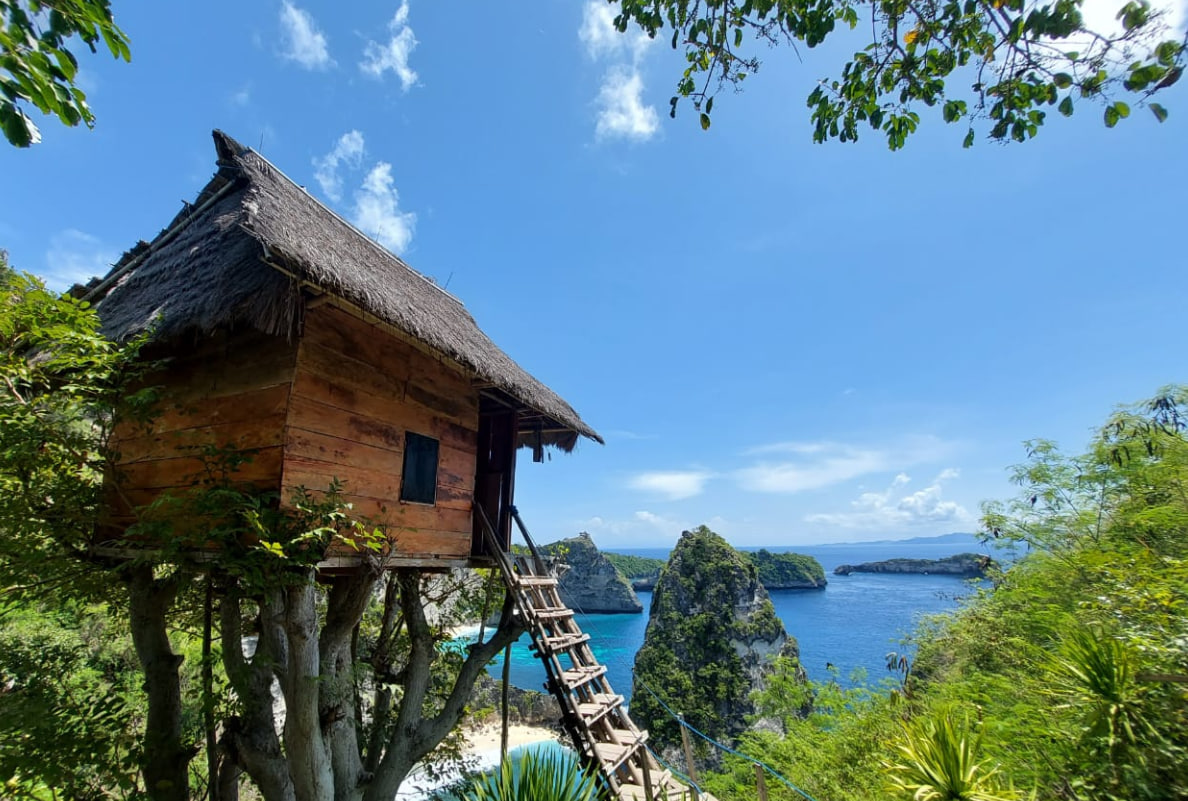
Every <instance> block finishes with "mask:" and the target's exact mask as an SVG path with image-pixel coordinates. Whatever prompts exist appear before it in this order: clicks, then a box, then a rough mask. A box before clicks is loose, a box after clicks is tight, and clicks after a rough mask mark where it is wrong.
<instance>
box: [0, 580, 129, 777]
mask: <svg viewBox="0 0 1188 801" xmlns="http://www.w3.org/2000/svg"><path fill="white" fill-rule="evenodd" d="M6 612H7V613H6V614H4V615H3V616H0V786H3V787H4V788H5V793H6V797H12V798H50V797H52V795H53V793H54V792H60V793H62V794H64V795H66V796H67V797H69V798H77V799H90V798H103V797H109V798H131V797H135V796H136V794H137V793H138V791H139V781H138V776H137V757H138V755H139V745H138V737H137V730H138V729H139V727H140V725H141V723H142V721H143V702H142V701H141V700H140V697H139V693H138V684H139V682H138V669H137V668H138V666H137V664H136V656H135V654H134V653H133V652H132V647H131V643H130V641H129V639H128V634H127V631H121V630H120V625H119V621H118V620H117V619H116V618H114V617H113V616H112V615H111V614H110V613H109V611H108V610H107V608H106V607H105V606H103V605H89V606H80V605H78V604H75V603H69V602H68V603H66V604H63V605H62V606H61V607H59V608H54V607H53V606H46V605H40V606H38V607H32V606H30V607H25V608H18V607H15V606H14V607H9V609H8V610H6Z"/></svg>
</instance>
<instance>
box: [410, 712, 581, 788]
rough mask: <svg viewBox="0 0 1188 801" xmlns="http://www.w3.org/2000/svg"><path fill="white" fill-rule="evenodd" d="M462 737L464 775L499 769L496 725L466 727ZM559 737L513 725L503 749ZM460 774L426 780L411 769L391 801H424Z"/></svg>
mask: <svg viewBox="0 0 1188 801" xmlns="http://www.w3.org/2000/svg"><path fill="white" fill-rule="evenodd" d="M463 735H464V736H465V737H466V747H465V748H464V749H463V751H462V756H463V759H465V760H466V763H467V771H466V772H472V771H478V772H485V771H490V770H493V769H495V768H498V767H499V745H500V743H499V741H500V727H499V724H498V723H496V724H483V725H478V726H476V725H468V726H464V727H463ZM559 742H561V735H560V734H559V733H558V732H557V731H555V730H553V729H550V728H548V727H545V726H528V725H524V724H519V723H517V724H513V725H511V726H509V727H508V737H507V749H508V752H509V753H510V752H512V751H514V750H516V749H517V748H523V747H526V746H530V745H538V744H540V743H559ZM463 775H464V774H463V772H462V771H450V772H449V773H447V774H445V775H442V776H437V777H428V776H422V775H421V773H420V771H419V770H418V769H414V770H413V772H412V773H410V774H409V775H408V778H406V779H405V780H404V784H403V785H402V786H401V788H400V791H399V792H398V793H396V798H395V799H394V801H426V799H428V798H430V797H431V796H432V795H433V793H435V792H436V791H438V790H440V789H442V788H443V787H448V786H449V785H451V784H453V783H454V782H456V781H458V779H460V778H462V776H463Z"/></svg>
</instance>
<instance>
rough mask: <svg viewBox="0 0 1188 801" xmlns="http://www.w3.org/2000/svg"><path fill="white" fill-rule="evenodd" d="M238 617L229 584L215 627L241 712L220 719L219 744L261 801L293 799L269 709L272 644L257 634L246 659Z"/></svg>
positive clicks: (237, 603)
mask: <svg viewBox="0 0 1188 801" xmlns="http://www.w3.org/2000/svg"><path fill="white" fill-rule="evenodd" d="M242 615H243V611H242V609H241V599H240V592H239V588H238V587H237V586H236V585H235V584H231V585H230V586H229V587H228V588H227V591H226V593H225V594H224V595H223V599H222V604H221V623H222V625H221V626H220V630H221V634H222V645H223V667H224V668H225V669H226V671H227V678H228V680H229V681H230V682H231V687H232V688H233V689H234V690H235V695H236V696H237V697H238V699H239V706H240V713H241V714H240V715H237V716H234V717H231V718H228V719H227V720H225V721H223V738H222V742H223V746H224V748H225V749H226V750H227V752H228V759H229V760H234V763H235V765H236V766H238V767H239V768H241V769H242V770H244V771H245V772H247V774H248V776H249V777H251V779H252V781H253V782H254V783H255V785H256V787H257V789H259V791H260V795H262V796H263V797H264V799H265V801H296V794H295V793H294V791H293V782H292V780H291V779H290V778H289V766H288V764H287V762H286V761H285V757H284V754H283V753H282V752H281V746H280V738H279V737H277V734H276V721H275V719H274V715H273V710H272V682H273V678H274V675H273V666H274V664H275V661H276V656H275V650H274V649H275V647H276V644H275V643H274V642H273V641H272V639H271V638H267V637H265V636H264V635H263V633H262V632H261V636H260V640H259V642H258V643H257V645H256V652H255V654H253V656H252V659H251V661H248V660H247V658H246V657H245V656H244V653H243V629H242V620H243V617H242ZM260 617H261V618H263V617H264V615H263V612H261V615H260ZM261 628H263V623H261ZM224 769H227V766H226V765H224Z"/></svg>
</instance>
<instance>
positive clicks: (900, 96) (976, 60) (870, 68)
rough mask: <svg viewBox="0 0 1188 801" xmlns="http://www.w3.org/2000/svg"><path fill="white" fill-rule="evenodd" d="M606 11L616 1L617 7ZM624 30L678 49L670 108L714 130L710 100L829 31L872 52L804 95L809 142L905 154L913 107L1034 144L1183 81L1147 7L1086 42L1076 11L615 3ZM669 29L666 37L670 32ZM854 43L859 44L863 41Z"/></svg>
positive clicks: (1175, 39)
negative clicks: (1055, 126)
mask: <svg viewBox="0 0 1188 801" xmlns="http://www.w3.org/2000/svg"><path fill="white" fill-rule="evenodd" d="M612 1H613V0H612ZM619 3H620V10H619V14H618V16H617V17H616V18H615V25H616V27H617V28H618V30H619V31H621V32H625V31H626V30H627V29H628V28H629V27H631V26H633V25H634V26H638V27H639V28H641V29H643V30H644V31H645V32H646V33H647V34H648V35H649V36H651V37H653V38H655V37H657V36H661V37H664V38H668V39H669V40H670V41H671V44H672V47H673V49H674V50H679V49H681V48H683V49H684V53H685V59H686V61H687V63H688V66H687V67H686V68H685V70H684V72H683V74H682V76H681V78H680V80H679V81H678V83H677V88H676V94H675V95H674V96H673V97H672V99H671V101H670V104H671V114H672V116H674V117H675V116H676V111H677V107H678V106H679V105H680V103H681V101H682V100H688V101H690V102H691V103H692V104H693V108H694V110H695V111H696V112H697V114H698V119H699V122H700V124H701V127H702V128H709V126H710V114H711V113H712V112H713V103H714V96H715V94H716V93H717V92H718V91H719V90H720V89H722V88H723V87H724V86H732V87H734V88H735V89H738V88H741V86H742V84H743V82H744V80H745V79H746V78H747V77H748V76H750V75H752V74H753V73H755V72H756V71H757V70H758V69H759V66H760V61H759V58H758V56H756V55H755V54H754V50H755V49H756V48H757V47H758V46H763V45H766V46H775V45H781V44H783V45H789V46H791V47H793V48H795V47H797V46H798V45H801V44H803V45H805V46H807V47H810V48H811V47H816V46H817V45H819V44H821V43H822V42H824V41H825V40H826V39H827V38H828V37H829V36H830V35H831V34H834V33H835V31H836V30H837V29H839V28H840V29H842V30H850V31H855V34H854V35H855V36H857V37H859V38H860V39H862V40H864V41H865V42H867V43H866V44H865V45H864V46H863V47H862V48H861V49H860V50H858V51H857V52H855V53H854V55H853V57H852V58H851V59H850V60H849V61H848V62H847V63H846V65H845V66H844V67H843V68H842V71H841V76H840V77H839V78H825V79H821V80H819V81H818V82H817V86H816V87H815V88H814V89H813V90H812V91H811V92H810V93H809V95H808V106H809V108H810V109H812V121H813V140H814V141H816V142H825V141H828V140H831V139H838V140H840V141H842V142H848V141H854V140H857V139H858V136H859V133H860V131H861V129H863V128H865V127H867V126H869V127H870V128H871V129H872V130H876V131H881V132H882V133H883V134H884V135H885V136H886V137H887V143H888V145H889V146H890V147H891V149H892V150H897V149H899V148H901V147H903V145H904V143H905V142H906V141H907V137H908V136H909V135H910V134H912V133H914V132H915V130H916V128H917V127H918V126H919V124H920V111H921V106H929V107H935V106H939V107H940V110H941V116H942V118H943V119H944V120H945V121H946V122H949V123H957V122H962V121H964V122H965V124H966V125H967V126H968V133H967V135H966V137H965V146H966V147H969V146H971V145H972V144H973V142H974V139H975V137H976V131H975V123H981V124H982V125H984V126H986V127H988V131H987V133H988V134H989V136H990V138H991V139H996V140H1001V141H1009V140H1014V141H1017V142H1023V141H1026V140H1027V139H1030V138H1031V137H1033V136H1035V135H1036V134H1037V133H1038V132H1039V129H1040V126H1042V125H1043V124H1044V122H1045V120H1046V118H1047V115H1048V113H1049V111H1050V110H1051V109H1052V108H1053V107H1054V108H1055V109H1056V110H1057V111H1059V112H1060V113H1061V114H1062V115H1064V116H1066V117H1067V116H1071V115H1072V114H1073V112H1074V110H1075V108H1076V107H1078V106H1080V105H1081V104H1082V103H1084V102H1092V103H1096V104H1098V105H1099V107H1102V108H1103V109H1104V111H1103V114H1104V121H1105V124H1106V125H1107V126H1108V127H1113V126H1114V125H1116V124H1117V123H1118V122H1119V121H1120V120H1122V119H1124V118H1126V117H1128V116H1129V115H1130V109H1131V105H1132V104H1133V105H1146V107H1147V108H1149V109H1150V110H1151V113H1152V114H1154V115H1155V118H1156V119H1157V120H1159V121H1160V122H1162V121H1163V120H1165V119H1166V118H1167V114H1168V112H1167V110H1166V109H1165V108H1164V107H1163V106H1162V105H1160V104H1159V103H1156V102H1154V101H1153V98H1154V96H1155V95H1156V94H1157V93H1158V92H1160V91H1162V90H1164V89H1167V88H1168V87H1170V86H1171V85H1173V84H1174V83H1176V81H1178V80H1179V78H1180V76H1181V74H1182V73H1183V65H1184V59H1185V50H1186V48H1185V44H1186V42H1188V39H1185V37H1184V36H1183V34H1182V33H1179V32H1177V31H1174V30H1172V29H1170V28H1169V26H1168V25H1167V24H1166V21H1165V19H1164V15H1163V14H1162V13H1158V12H1155V11H1154V10H1152V8H1151V5H1150V4H1149V3H1147V2H1146V1H1145V0H1131V1H1130V2H1127V3H1125V4H1124V5H1121V6H1120V9H1119V11H1118V12H1117V17H1116V19H1117V21H1118V24H1117V26H1116V30H1104V31H1095V30H1091V29H1090V28H1089V27H1088V26H1087V23H1086V20H1085V16H1084V14H1083V9H1082V5H1083V2H1082V0H1055V2H1050V3H1044V4H1037V3H1034V2H1024V0H619ZM670 31H671V33H670ZM858 31H861V33H858Z"/></svg>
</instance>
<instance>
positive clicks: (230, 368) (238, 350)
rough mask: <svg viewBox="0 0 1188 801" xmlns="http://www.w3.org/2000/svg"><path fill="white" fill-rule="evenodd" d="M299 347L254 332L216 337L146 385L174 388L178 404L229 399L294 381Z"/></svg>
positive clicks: (251, 330) (278, 338)
mask: <svg viewBox="0 0 1188 801" xmlns="http://www.w3.org/2000/svg"><path fill="white" fill-rule="evenodd" d="M296 359H297V346H296V344H295V343H291V342H287V341H286V340H285V339H284V338H282V337H272V336H267V335H265V334H261V333H260V332H258V331H255V330H254V329H248V330H245V331H243V332H238V333H236V334H233V335H231V336H229V337H227V338H225V339H224V338H219V337H214V338H212V339H209V340H206V341H204V342H202V343H200V344H199V345H198V346H197V347H196V348H195V349H194V350H193V351H192V352H191V353H189V354H187V355H185V356H181V357H175V358H172V359H170V360H169V362H168V363H167V364H166V365H165V367H164V369H163V370H162V371H161V372H160V373H159V374H157V375H153V376H150V377H148V378H147V379H146V383H148V384H150V385H152V384H163V385H165V386H167V387H169V388H170V394H171V396H172V399H173V400H175V401H192V400H199V399H202V398H215V397H225V396H227V395H238V394H240V393H243V392H247V391H251V390H255V389H260V388H263V387H268V386H276V385H280V384H288V383H290V382H291V381H292V377H293V367H294V365H295V364H296Z"/></svg>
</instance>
